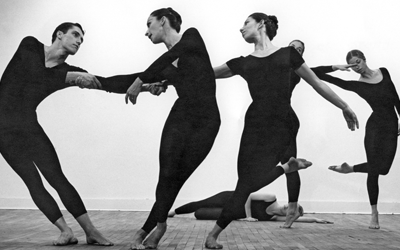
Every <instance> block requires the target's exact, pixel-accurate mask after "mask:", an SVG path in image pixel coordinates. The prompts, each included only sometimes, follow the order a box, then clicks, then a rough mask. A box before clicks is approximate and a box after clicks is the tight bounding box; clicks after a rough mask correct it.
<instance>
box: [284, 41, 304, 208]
mask: <svg viewBox="0 0 400 250" xmlns="http://www.w3.org/2000/svg"><path fill="white" fill-rule="evenodd" d="M289 46H292V47H294V48H295V49H296V50H297V52H299V54H300V55H301V56H303V53H304V48H305V47H304V43H303V42H302V41H300V40H293V41H291V42H290V43H289ZM300 79H301V78H300V76H298V75H297V74H296V73H295V72H294V71H293V70H292V71H291V74H290V87H289V101H290V98H291V97H292V93H293V90H294V88H295V87H296V85H297V84H298V83H299V82H300ZM289 117H290V120H291V123H292V140H291V142H290V145H289V146H288V148H287V150H286V152H285V154H284V155H283V158H282V159H281V163H285V162H287V161H289V159H290V157H297V141H296V138H297V134H298V132H299V128H300V121H299V118H298V117H297V115H296V112H294V110H293V108H292V106H291V105H290V107H289ZM285 176H286V188H287V191H288V201H289V203H292V204H293V206H294V204H295V203H297V202H298V199H299V195H300V186H301V181H300V175H299V172H298V171H294V172H291V173H285Z"/></svg>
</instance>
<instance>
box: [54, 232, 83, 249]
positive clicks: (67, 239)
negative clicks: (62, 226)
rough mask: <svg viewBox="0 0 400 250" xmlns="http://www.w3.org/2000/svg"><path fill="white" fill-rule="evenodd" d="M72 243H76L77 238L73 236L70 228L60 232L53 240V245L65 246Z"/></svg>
mask: <svg viewBox="0 0 400 250" xmlns="http://www.w3.org/2000/svg"><path fill="white" fill-rule="evenodd" d="M73 244H78V239H77V238H75V237H74V234H73V233H72V230H69V231H68V232H62V233H61V234H60V237H58V239H57V240H54V241H53V245H54V246H66V245H73Z"/></svg>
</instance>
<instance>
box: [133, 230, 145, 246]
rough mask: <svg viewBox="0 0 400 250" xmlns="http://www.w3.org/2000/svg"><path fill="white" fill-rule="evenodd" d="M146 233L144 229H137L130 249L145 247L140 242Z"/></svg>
mask: <svg viewBox="0 0 400 250" xmlns="http://www.w3.org/2000/svg"><path fill="white" fill-rule="evenodd" d="M147 235H148V233H147V232H146V231H144V230H143V229H139V230H138V231H137V232H136V234H135V235H134V236H133V243H132V244H131V247H130V249H145V246H144V245H143V244H142V243H143V240H144V239H145V238H146V236H147Z"/></svg>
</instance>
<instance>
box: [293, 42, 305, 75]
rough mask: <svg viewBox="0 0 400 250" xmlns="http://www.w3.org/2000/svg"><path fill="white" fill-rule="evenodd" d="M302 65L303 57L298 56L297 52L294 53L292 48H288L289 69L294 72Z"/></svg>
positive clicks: (294, 50)
mask: <svg viewBox="0 0 400 250" xmlns="http://www.w3.org/2000/svg"><path fill="white" fill-rule="evenodd" d="M303 63H304V59H303V57H302V56H301V55H300V54H299V52H297V51H296V49H295V48H294V47H292V46H290V67H291V68H292V69H293V70H296V69H298V68H299V67H300V66H301V65H303Z"/></svg>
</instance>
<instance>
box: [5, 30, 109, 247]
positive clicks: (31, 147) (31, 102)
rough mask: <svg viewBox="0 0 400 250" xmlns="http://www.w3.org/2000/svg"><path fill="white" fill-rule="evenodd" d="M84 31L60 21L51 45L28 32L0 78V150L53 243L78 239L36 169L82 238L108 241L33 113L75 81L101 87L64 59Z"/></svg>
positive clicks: (91, 241) (75, 46) (74, 51)
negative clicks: (53, 230)
mask: <svg viewBox="0 0 400 250" xmlns="http://www.w3.org/2000/svg"><path fill="white" fill-rule="evenodd" d="M83 35H84V32H83V29H82V26H81V25H80V24H78V23H62V24H61V25H59V26H58V27H57V28H56V29H55V31H54V33H53V35H52V44H51V46H45V45H43V44H42V43H41V42H39V41H38V40H37V39H36V38H34V37H31V36H29V37H25V38H24V39H23V40H22V42H21V44H20V45H19V47H18V49H17V51H16V53H15V55H14V56H13V58H12V59H11V61H10V63H9V64H8V66H7V68H6V69H5V71H4V74H3V76H2V78H1V82H0V117H1V119H0V152H1V154H2V155H3V157H4V159H5V160H6V161H7V163H8V164H9V165H10V166H11V168H12V169H13V170H14V171H15V172H16V173H17V174H18V175H19V176H20V177H21V178H22V180H23V181H24V183H25V185H26V186H27V188H28V190H29V192H30V194H31V197H32V199H33V201H34V202H35V204H36V206H37V207H38V208H39V209H40V210H41V211H42V212H43V213H44V215H45V216H46V217H47V218H48V219H49V220H50V222H51V223H53V224H54V225H55V226H56V227H58V228H59V229H60V231H61V235H60V236H59V238H58V239H57V240H54V242H53V244H54V245H56V246H63V245H68V244H77V243H78V240H77V238H75V236H74V234H73V232H72V230H71V228H70V227H69V226H68V225H67V223H66V222H65V220H64V217H63V215H62V213H61V211H60V209H59V207H58V205H57V203H56V201H55V200H54V199H53V197H52V196H51V195H50V194H49V193H48V191H47V190H46V189H45V187H44V186H43V183H42V180H41V177H40V175H39V171H38V170H40V172H41V173H42V175H43V177H44V178H45V179H46V180H47V181H48V183H49V184H50V185H51V186H52V187H53V188H54V189H55V190H56V191H57V193H58V194H59V196H60V198H61V201H62V202H63V204H64V205H65V207H66V209H67V210H68V211H69V212H70V213H71V214H72V215H73V216H74V217H75V219H76V220H77V221H78V223H79V224H80V226H81V227H82V228H83V230H84V231H85V234H86V242H87V243H88V244H96V245H102V246H112V245H113V243H112V242H111V241H109V240H108V239H106V238H105V237H104V236H103V235H102V234H101V233H100V232H99V231H98V230H97V229H96V228H95V226H94V225H93V224H92V222H91V220H90V218H89V215H88V214H87V211H86V209H85V206H84V204H83V202H82V200H81V198H80V196H79V194H78V193H77V191H76V190H75V188H74V187H73V186H72V185H71V184H70V182H69V181H68V180H67V178H66V177H65V176H64V173H63V172H62V169H61V166H60V162H59V160H58V157H57V154H56V151H55V149H54V147H53V145H52V143H51V142H50V140H49V138H48V137H47V135H46V134H45V132H44V131H43V129H42V127H41V126H40V125H39V123H38V120H37V115H36V107H37V106H38V105H39V103H40V102H41V101H42V100H43V99H45V98H46V97H47V96H49V95H50V94H52V93H54V92H55V91H57V90H61V89H64V88H66V87H69V86H73V85H77V84H78V85H79V86H80V87H82V88H83V87H85V88H92V89H93V88H94V89H99V88H101V83H100V82H99V81H98V80H97V79H96V77H95V76H93V75H91V74H88V73H86V72H85V71H84V70H82V69H81V68H78V67H74V66H70V65H68V64H67V63H66V62H65V60H66V59H67V57H68V56H69V55H74V54H75V53H76V52H77V51H78V49H79V47H80V45H81V44H82V42H83ZM77 82H79V83H77Z"/></svg>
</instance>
